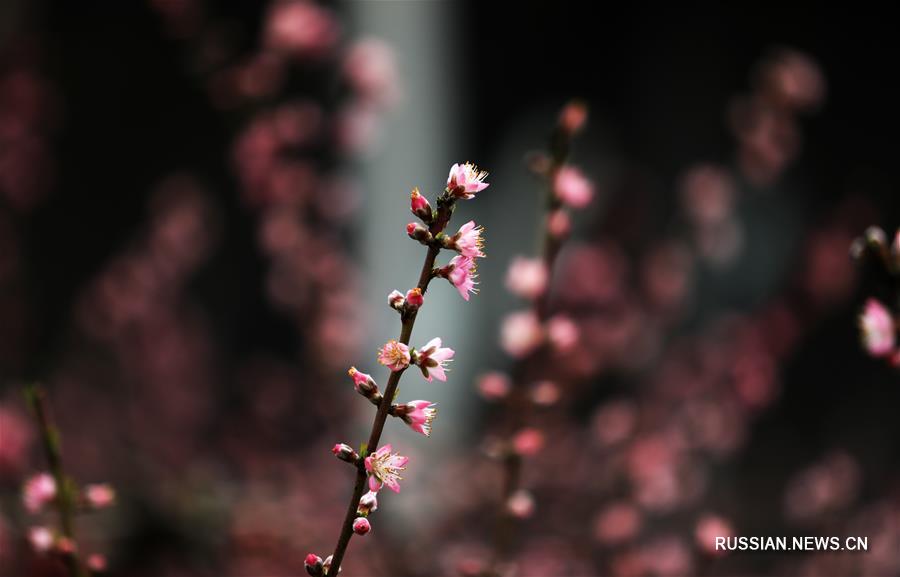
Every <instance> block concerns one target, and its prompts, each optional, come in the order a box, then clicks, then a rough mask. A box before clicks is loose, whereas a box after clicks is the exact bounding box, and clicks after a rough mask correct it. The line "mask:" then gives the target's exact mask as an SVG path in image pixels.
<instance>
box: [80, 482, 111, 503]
mask: <svg viewBox="0 0 900 577" xmlns="http://www.w3.org/2000/svg"><path fill="white" fill-rule="evenodd" d="M84 498H85V500H86V501H87V502H88V504H89V505H90V506H91V507H93V508H95V509H103V508H105V507H109V506H110V505H112V504H113V503H114V502H115V501H116V492H115V490H114V489H113V488H112V486H110V485H108V484H107V483H99V484H95V485H88V486H86V487H85V488H84Z"/></svg>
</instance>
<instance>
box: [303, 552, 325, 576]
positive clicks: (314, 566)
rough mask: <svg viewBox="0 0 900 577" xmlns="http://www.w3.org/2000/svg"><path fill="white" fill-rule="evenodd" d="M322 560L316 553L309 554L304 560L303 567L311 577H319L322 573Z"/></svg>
mask: <svg viewBox="0 0 900 577" xmlns="http://www.w3.org/2000/svg"><path fill="white" fill-rule="evenodd" d="M322 565H323V563H322V558H321V557H319V556H318V555H316V554H315V553H309V554H308V555H307V556H306V559H304V560H303V566H304V567H306V572H307V573H309V574H310V575H319V574H321V573H322Z"/></svg>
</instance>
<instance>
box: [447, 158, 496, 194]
mask: <svg viewBox="0 0 900 577" xmlns="http://www.w3.org/2000/svg"><path fill="white" fill-rule="evenodd" d="M487 174H488V173H487V172H484V171H483V170H478V167H476V166H475V165H474V164H472V163H470V162H467V163H465V164H454V165H453V166H451V167H450V175H449V176H447V190H449V191H450V194H452V195H453V196H455V197H457V198H464V199H469V198H473V197H474V196H475V193H478V192H481V191H482V190H484V189H485V188H487V187H488V183H486V182H484V179H485V178H487Z"/></svg>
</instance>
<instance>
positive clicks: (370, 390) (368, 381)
mask: <svg viewBox="0 0 900 577" xmlns="http://www.w3.org/2000/svg"><path fill="white" fill-rule="evenodd" d="M347 374H348V375H350V378H351V379H353V388H354V389H356V392H357V393H359V394H360V395H362V396H364V397H365V398H367V399H372V398H374V397H377V396H378V385H377V384H376V383H375V379H373V378H372V377H371V376H370V375H367V374H366V373H363V372H361V371H358V370H356V367H350V370H348V371H347Z"/></svg>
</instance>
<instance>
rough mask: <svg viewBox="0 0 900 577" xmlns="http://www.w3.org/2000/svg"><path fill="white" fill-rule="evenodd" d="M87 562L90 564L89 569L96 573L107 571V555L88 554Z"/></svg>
mask: <svg viewBox="0 0 900 577" xmlns="http://www.w3.org/2000/svg"><path fill="white" fill-rule="evenodd" d="M86 564H87V566H88V569H90V570H91V571H92V572H94V573H105V572H106V557H104V556H103V555H100V554H99V553H93V554H91V555H88V558H87V562H86Z"/></svg>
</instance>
